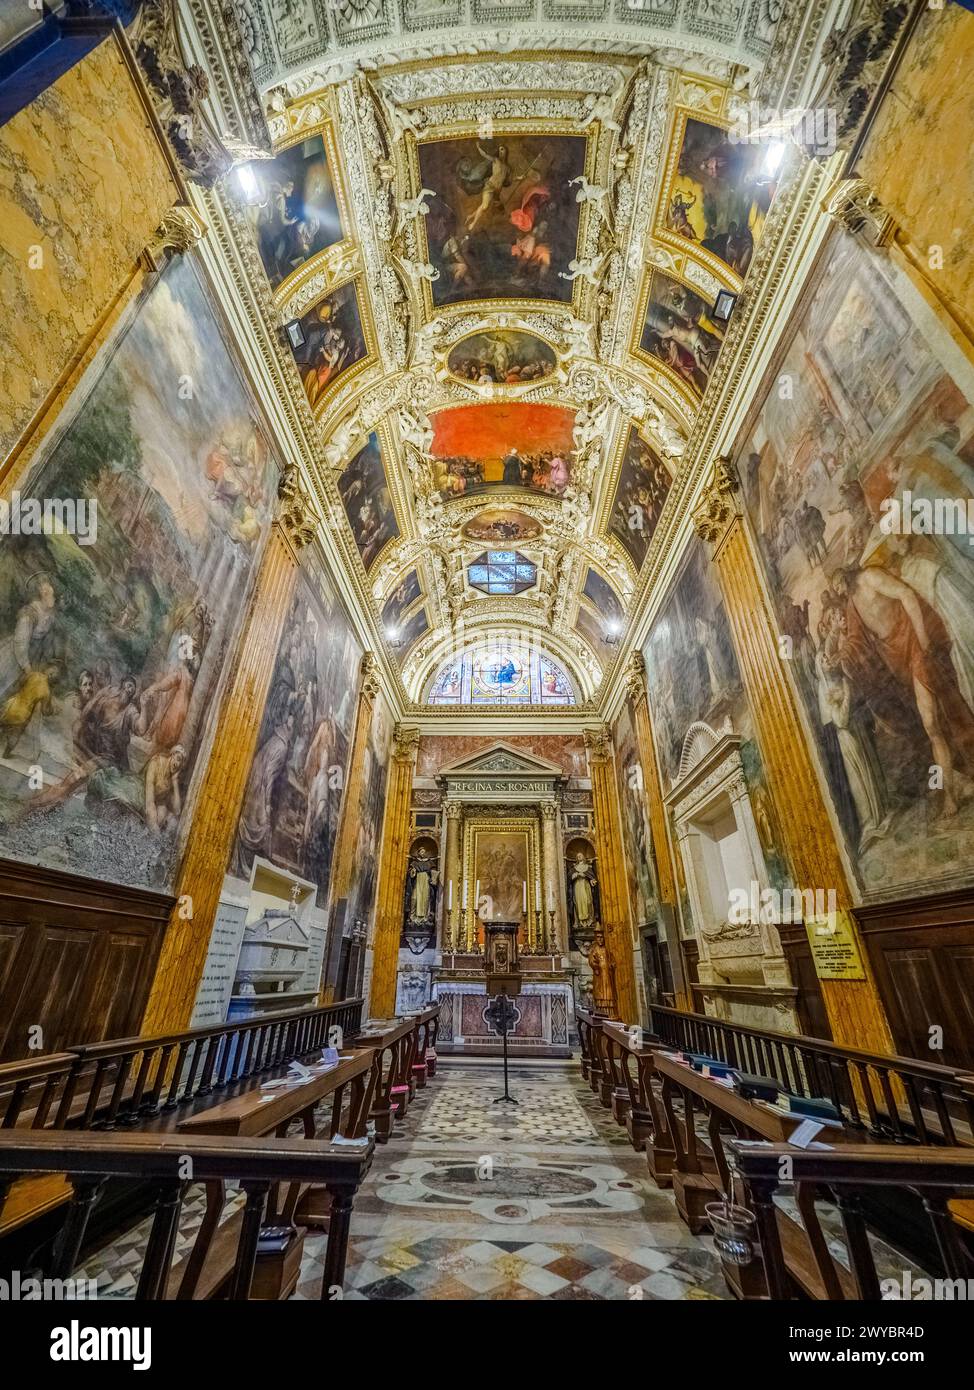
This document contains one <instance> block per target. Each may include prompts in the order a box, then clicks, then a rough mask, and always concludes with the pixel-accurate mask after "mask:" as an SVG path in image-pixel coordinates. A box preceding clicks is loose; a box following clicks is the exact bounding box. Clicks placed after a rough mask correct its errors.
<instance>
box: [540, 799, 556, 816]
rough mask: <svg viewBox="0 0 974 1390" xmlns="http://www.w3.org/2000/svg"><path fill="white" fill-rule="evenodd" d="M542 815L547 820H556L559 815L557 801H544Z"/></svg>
mask: <svg viewBox="0 0 974 1390" xmlns="http://www.w3.org/2000/svg"><path fill="white" fill-rule="evenodd" d="M541 814H542V816H543V817H544V819H545V820H554V819H555V818H556V816H557V815H558V802H557V801H542V803H541Z"/></svg>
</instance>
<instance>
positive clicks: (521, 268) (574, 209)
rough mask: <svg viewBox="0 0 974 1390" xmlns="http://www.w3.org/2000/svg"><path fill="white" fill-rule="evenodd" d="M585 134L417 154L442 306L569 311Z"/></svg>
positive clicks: (473, 143) (441, 144) (436, 298)
mask: <svg viewBox="0 0 974 1390" xmlns="http://www.w3.org/2000/svg"><path fill="white" fill-rule="evenodd" d="M585 151H586V140H585V138H584V137H578V136H553V135H498V136H496V137H494V138H492V139H487V140H481V139H479V138H473V139H469V140H437V141H435V142H431V143H426V144H421V145H420V146H419V150H418V157H419V177H420V184H421V186H422V187H423V188H427V189H432V190H433V194H434V196H433V198H432V200H431V203H430V208H429V212H428V214H427V216H426V218H425V219H424V224H425V234H426V247H427V252H428V256H427V259H428V261H429V263H430V264H431V265H432V266H433V267H434V268H435V271H436V272H437V274H436V278H435V279H432V280H431V282H430V283H431V290H432V296H433V303H434V305H436V306H437V307H441V306H443V305H448V304H456V303H459V302H460V301H462V300H468V299H492V298H493V299H556V300H560V301H562V302H564V303H569V302H570V301H571V298H572V286H573V280H572V278H571V274H572V272H571V269H570V263H571V262H572V261H573V260H574V259H575V257H576V248H577V244H578V225H579V217H580V212H581V204H580V202H579V201H578V193H577V192H576V186H577V187H578V188H580V187H581V184H582V182H583V181H584V178H585Z"/></svg>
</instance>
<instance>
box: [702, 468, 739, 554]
mask: <svg viewBox="0 0 974 1390" xmlns="http://www.w3.org/2000/svg"><path fill="white" fill-rule="evenodd" d="M740 515H741V505H740V501H739V500H738V495H737V474H736V472H735V470H734V466H733V464H732V463H731V462H730V460H729V459H725V458H720V459H717V461H716V463H715V464H714V466H713V469H712V470H711V474H710V477H709V478H708V480H707V482H706V484H705V485H704V489H703V492H702V493H701V494H700V503H699V505H698V507H697V508H696V510H695V511H694V513H693V529H694V530H695V531H696V533H697V535H698V536H699V537H700V539H701V540H704V541H706V542H707V544H708V545H710V546H712V547H713V548H714V549H715V550H716V549H717V548H718V547H719V546H720V544H721V543H722V541H723V540H724V538H725V537H726V535H727V533H728V531H729V530H730V529H731V526H732V525H733V524H734V522H735V521H736V520H737V519H738V517H739V516H740Z"/></svg>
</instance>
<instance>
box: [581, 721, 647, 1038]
mask: <svg viewBox="0 0 974 1390" xmlns="http://www.w3.org/2000/svg"><path fill="white" fill-rule="evenodd" d="M584 737H585V747H586V748H587V749H588V763H589V771H590V774H591V777H592V804H593V806H594V808H595V842H596V852H597V854H598V859H599V888H600V895H601V900H602V930H603V932H604V934H605V946H606V951H607V953H608V958H609V966H610V970H611V975H612V982H613V984H614V988H615V1000H614V1003H615V1012H616V1013H617V1014H618V1015H619V1017H620V1018H622V1019H623V1020H624V1021H626V1022H629V1023H631V1022H634V1021H635V1019H636V1018H637V1016H638V1007H639V1006H638V1003H637V999H636V980H635V975H634V972H633V961H632V930H631V928H630V926H629V902H628V889H627V887H626V873H625V868H624V867H623V864H622V859H621V850H622V822H621V819H620V813H619V797H618V791H617V788H616V780H615V769H614V768H613V766H612V745H611V742H610V739H609V731H608V729H606V728H605V727H601V728H598V729H586V730H585V731H584Z"/></svg>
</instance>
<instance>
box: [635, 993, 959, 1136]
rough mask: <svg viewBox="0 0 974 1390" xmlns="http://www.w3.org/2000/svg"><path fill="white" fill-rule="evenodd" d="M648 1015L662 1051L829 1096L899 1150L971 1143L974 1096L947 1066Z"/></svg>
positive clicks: (678, 1015)
mask: <svg viewBox="0 0 974 1390" xmlns="http://www.w3.org/2000/svg"><path fill="white" fill-rule="evenodd" d="M649 1014H650V1027H651V1029H652V1031H653V1033H654V1034H655V1035H656V1036H657V1037H658V1038H659V1040H660V1042H662V1043H663V1044H664V1045H666V1046H669V1047H673V1048H677V1049H680V1050H682V1051H686V1052H701V1053H706V1054H707V1055H708V1056H711V1057H715V1058H717V1059H718V1060H719V1061H721V1062H725V1063H726V1064H727V1065H728V1066H732V1067H736V1068H737V1069H739V1070H740V1071H744V1072H752V1073H757V1074H760V1075H762V1076H770V1077H774V1078H775V1080H777V1081H778V1082H779V1084H780V1085H781V1087H782V1089H783V1090H786V1091H790V1092H791V1093H792V1094H793V1095H798V1096H805V1097H810V1096H824V1097H827V1098H828V1099H829V1100H831V1101H832V1103H833V1104H834V1105H836V1106H837V1107H838V1108H839V1109H840V1110H841V1111H842V1113H843V1115H844V1117H845V1119H846V1122H847V1123H848V1124H849V1125H850V1126H852V1127H853V1128H855V1129H861V1130H863V1131H864V1133H868V1134H869V1135H871V1136H873V1137H874V1138H877V1139H886V1140H892V1141H893V1142H894V1143H897V1144H922V1145H934V1144H944V1145H963V1144H968V1143H971V1142H972V1136H974V1095H971V1094H970V1093H969V1092H968V1091H966V1090H965V1087H964V1085H963V1084H962V1081H961V1075H962V1074H961V1073H959V1072H956V1071H954V1070H952V1069H951V1068H950V1067H944V1066H940V1065H938V1064H937V1063H935V1062H923V1061H920V1060H918V1059H915V1058H911V1057H897V1056H894V1055H888V1056H887V1055H884V1054H881V1053H873V1052H859V1051H857V1050H856V1049H854V1048H850V1047H842V1046H840V1045H839V1044H838V1043H833V1042H828V1041H826V1040H825V1039H823V1038H809V1037H805V1036H804V1035H803V1034H800V1033H776V1032H771V1031H769V1030H767V1029H761V1028H750V1027H748V1026H747V1025H746V1024H741V1023H731V1022H728V1021H727V1020H726V1019H719V1018H710V1017H709V1016H708V1015H706V1014H696V1013H687V1012H684V1011H683V1010H681V1009H669V1008H664V1007H662V1006H661V1005H658V1004H651V1005H650V1008H649Z"/></svg>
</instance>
